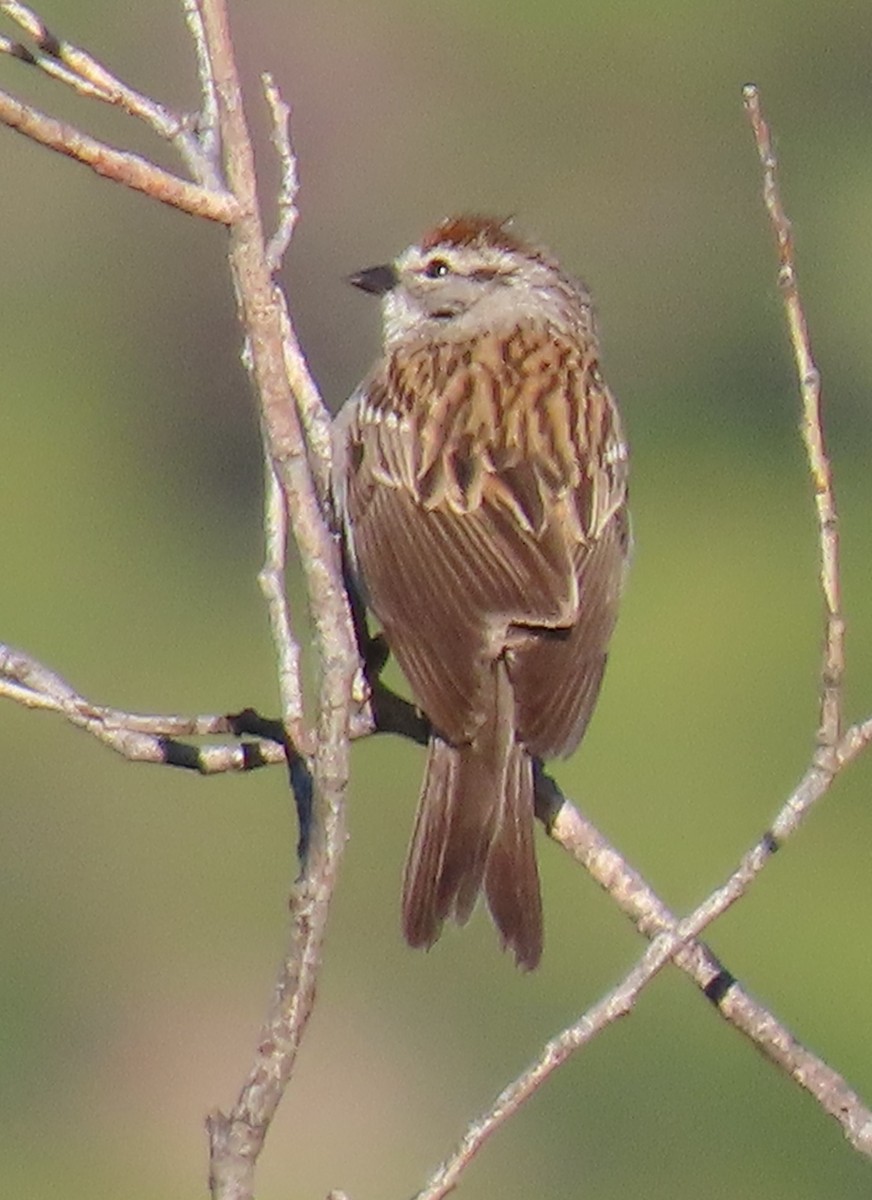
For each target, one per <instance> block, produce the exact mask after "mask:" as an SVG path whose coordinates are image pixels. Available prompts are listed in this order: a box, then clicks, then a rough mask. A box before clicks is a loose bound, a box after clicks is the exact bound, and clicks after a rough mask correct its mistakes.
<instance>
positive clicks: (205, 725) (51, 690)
mask: <svg viewBox="0 0 872 1200" xmlns="http://www.w3.org/2000/svg"><path fill="white" fill-rule="evenodd" d="M0 697H4V698H5V699H8V700H13V701H15V703H17V704H20V705H22V707H24V708H35V709H42V710H43V711H46V712H55V713H58V714H59V715H60V716H62V717H64V718H66V720H67V721H69V722H70V724H71V725H74V726H75V727H76V728H77V729H81V730H83V731H84V732H85V733H88V734H90V735H91V736H92V737H95V738H96V739H97V740H98V741H99V742H101V743H102V744H103V745H104V746H107V747H108V748H109V749H110V750H114V751H115V752H116V753H117V754H121V755H123V757H124V758H127V759H130V760H131V761H132V762H149V763H157V764H161V765H167V764H170V765H175V766H187V767H191V768H193V769H195V770H197V771H199V772H200V774H203V775H213V774H220V773H224V772H227V771H244V770H249V769H251V767H253V766H265V765H267V764H272V763H282V762H284V761H285V750H284V747H283V746H282V745H280V744H276V743H275V742H274V741H272V740H270V739H261V740H258V742H257V743H248V744H243V745H222V746H214V745H213V746H198V747H196V748H193V747H182V746H175V745H174V744H173V742H174V739H176V738H180V737H214V736H216V735H217V736H220V735H222V734H231V735H233V736H236V732H237V731H236V729H235V727H234V725H235V722H234V720H233V718H232V717H229V716H227V715H224V716H214V715H209V716H196V717H183V716H166V715H162V716H146V715H144V714H140V713H129V712H121V711H119V710H118V709H115V708H108V707H106V706H105V705H100V704H92V703H91V702H90V701H89V700H86V699H85V697H84V696H81V695H80V694H79V693H78V692H77V691H76V690H75V689H74V688H72V687H70V685H69V684H68V683H67V682H66V680H64V679H61V677H60V676H59V675H57V674H56V673H55V672H54V671H50V670H49V669H48V667H45V666H43V665H42V664H41V663H38V662H37V661H36V660H35V659H34V658H32V657H31V656H30V655H28V654H25V653H23V652H22V651H20V650H15V649H13V648H12V647H11V646H5V645H3V644H0ZM255 747H256V749H255Z"/></svg>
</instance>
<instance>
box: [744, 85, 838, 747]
mask: <svg viewBox="0 0 872 1200" xmlns="http://www.w3.org/2000/svg"><path fill="white" fill-rule="evenodd" d="M742 95H743V99H744V102H745V110H746V112H747V114H748V119H749V120H750V122H751V128H752V130H753V131H754V139H755V141H756V143H757V152H758V154H759V156H760V163H761V166H762V168H763V199H764V202H765V204H766V211H767V212H768V214H769V220H770V222H771V224H772V229H773V231H774V233H775V240H776V243H777V245H778V260H779V272H778V283H779V287H780V288H781V295H782V297H783V300H784V310H785V313H786V315H787V327H788V330H789V332H790V342H791V346H792V347H793V355H794V358H795V360H796V370H797V374H798V376H799V389H800V394H801V397H802V437H803V441H804V442H805V449H806V454H807V455H808V465H809V470H810V472H811V478H812V483H813V485H814V497H815V505H816V509H817V520H818V536H819V539H820V555H821V562H820V583H821V591H822V592H823V599H824V608H825V612H826V625H825V633H824V661H823V671H822V685H821V701H820V726H819V731H818V744H819V746H820V751H821V754H820V758H821V761H822V762H824V763H825V761H826V757H827V752H828V751H829V750H832V748H833V747H834V746H835V745H836V743H837V742H838V740H839V737H840V734H841V729H842V719H843V718H842V680H843V678H844V673H845V620H844V616H843V614H842V588H841V582H840V577H839V514H838V508H837V506H836V494H835V488H834V485H833V472H832V467H831V466H830V460H829V457H828V455H827V448H826V438H825V436H824V426H823V413H822V410H821V377H820V372H819V370H818V368H817V365H816V364H815V361H814V358H813V356H812V351H811V340H810V338H809V332H808V323H807V321H806V318H805V312H804V311H803V307H802V301H801V299H800V294H799V283H798V279H797V273H796V258H795V252H794V245H793V231H792V228H791V224H790V221H789V219H788V217H787V214H786V213H785V211H784V205H783V204H782V202H781V195H780V192H779V188H778V160H777V159H776V157H775V151H774V149H773V146H772V138H771V136H770V133H769V126H768V124H767V123H766V120H765V118H764V116H763V111H762V106H761V104H760V94H759V92H758V90H757V88H756V87H755V86H754V85H753V84H748V85H747V87H745V88H744V90H743V93H742Z"/></svg>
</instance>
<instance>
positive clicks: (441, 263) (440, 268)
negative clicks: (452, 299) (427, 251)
mask: <svg viewBox="0 0 872 1200" xmlns="http://www.w3.org/2000/svg"><path fill="white" fill-rule="evenodd" d="M450 270H451V268H450V267H449V265H448V263H447V262H446V261H445V259H444V258H431V259H430V261H429V262H428V263H427V265H426V267H425V268H424V274H425V275H426V276H427V278H428V279H442V278H444V277H445V276H446V275H447V274H448V272H449V271H450Z"/></svg>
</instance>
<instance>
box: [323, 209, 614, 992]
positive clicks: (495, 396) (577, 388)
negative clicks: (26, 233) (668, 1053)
mask: <svg viewBox="0 0 872 1200" xmlns="http://www.w3.org/2000/svg"><path fill="white" fill-rule="evenodd" d="M349 282H350V283H352V284H353V285H354V286H356V287H357V288H359V289H361V290H362V291H364V292H367V293H370V294H373V295H375V296H378V297H380V299H381V309H382V324H383V350H382V355H381V357H380V358H379V359H378V361H377V362H376V363H375V366H374V367H373V369H372V370H371V372H370V373H369V375H368V376H366V378H365V379H364V380H363V382H362V383H361V384H360V386H359V387H358V388H357V389H356V390H355V391H354V393H353V394H352V396H351V397H350V399H349V400H348V401H347V402H346V403H345V404H344V405H343V406H342V408H341V409H340V411H339V413H338V415H337V417H336V418H335V420H334V427H333V464H334V465H333V494H334V502H335V508H336V512H337V514H338V517H337V520H338V524H339V526H340V528H341V535H342V538H343V541H344V546H345V552H346V555H347V561H348V564H349V572H350V575H351V577H352V579H353V580H354V581H355V586H356V587H357V588H358V589H359V593H360V595H361V596H362V598H363V602H364V603H365V605H366V607H367V608H368V609H369V610H370V611H371V612H372V614H373V615H374V617H375V619H376V620H377V622H378V623H379V625H380V626H381V629H382V631H383V635H384V639H385V640H386V642H387V645H388V647H389V650H390V653H391V654H392V655H393V656H394V657H395V659H396V661H397V662H398V664H399V666H400V668H401V670H402V671H403V673H404V675H405V677H406V680H407V682H408V684H409V686H410V689H411V692H412V694H413V696H414V699H415V702H416V704H417V705H418V706H419V707H420V709H421V710H422V711H423V713H424V714H425V715H426V717H427V718H428V720H429V724H430V727H431V729H432V734H431V736H430V740H429V745H428V749H427V760H426V767H425V771H424V779H423V785H422V789H421V795H420V799H419V802H418V809H417V815H416V818H415V824H414V831H413V834H412V839H411V844H410V847H409V852H408V858H407V862H406V867H405V874H404V881H403V901H402V910H403V931H404V934H405V938H406V940H407V942H408V943H409V944H410V945H411V946H416V947H430V946H431V945H432V944H433V943H434V942H435V941H436V939H437V938H438V937H439V935H440V933H441V931H442V928H443V924H444V922H445V921H446V919H453V920H455V921H456V922H457V923H458V924H464V923H465V922H466V921H467V919H468V918H469V916H470V914H471V912H472V910H473V908H474V906H475V904H476V900H477V898H478V896H479V894H480V893H482V892H483V893H484V897H485V900H486V903H487V907H488V908H489V910H490V914H491V916H492V919H493V921H494V923H495V925H496V927H497V930H498V932H499V935H500V938H501V941H502V944H503V948H504V949H508V950H510V951H511V952H512V953H513V954H514V956H515V959H516V962H517V964H518V966H519V967H520V968H522V969H523V970H531V969H533V968H535V967H536V966H537V965H538V963H539V961H540V959H541V955H542V946H543V914H542V900H541V892H540V882H539V874H538V869H537V864H536V853H535V846H534V800H535V781H536V775H537V771H538V770H540V769H541V765H542V763H543V762H544V760H546V759H549V758H554V757H565V756H566V755H568V754H570V753H571V752H572V751H573V750H575V748H576V747H577V746H578V744H579V742H580V741H581V738H582V736H583V734H584V732H585V729H586V727H587V724H588V721H589V719H590V717H591V713H592V711H593V708H594V705H595V703H596V700H597V696H598V693H599V691H600V684H601V682H602V677H603V671H604V669H605V665H606V657H607V647H608V643H609V639H610V637H611V634H612V631H613V628H614V625H615V620H616V616H617V611H618V602H619V598H620V594H621V591H622V588H623V583H624V578H625V574H626V568H627V563H628V560H629V556H630V543H631V536H630V525H629V516H628V509H627V473H628V451H627V443H626V441H625V438H624V433H623V430H622V424H621V419H620V415H619V412H618V408H617V405H616V402H615V399H614V397H613V396H612V393H611V392H610V391H609V388H608V387H607V385H606V383H605V381H604V379H603V375H602V371H601V367H600V351H599V334H598V328H597V320H596V317H595V315H594V309H593V305H592V301H591V297H590V294H589V292H588V290H587V288H586V287H585V285H584V284H583V283H581V282H580V281H579V280H577V279H575V278H574V277H573V276H571V275H570V274H568V273H566V272H565V271H564V270H563V268H562V267H561V266H560V264H559V262H558V261H557V259H556V258H555V257H554V256H553V254H552V253H551V252H550V251H549V250H547V249H546V248H545V247H544V246H542V245H539V244H537V243H535V242H532V241H528V240H525V239H524V238H523V237H522V236H521V235H520V234H519V233H518V232H516V230H515V227H514V224H513V222H512V220H511V219H503V218H499V217H491V216H481V215H478V214H461V215H458V216H453V217H448V218H446V219H444V220H442V221H440V222H439V223H438V224H436V225H435V227H434V228H432V229H431V230H430V231H429V232H428V233H427V234H426V235H425V236H424V237H423V238H422V239H421V240H420V241H419V242H417V243H415V244H413V245H411V246H410V247H408V249H406V250H405V251H403V252H402V253H401V254H400V255H399V256H398V257H397V258H396V259H394V260H393V261H391V262H389V263H386V264H382V265H379V266H375V267H369V268H366V269H365V270H362V271H359V272H358V273H356V274H354V275H352V276H351V277H350V279H349Z"/></svg>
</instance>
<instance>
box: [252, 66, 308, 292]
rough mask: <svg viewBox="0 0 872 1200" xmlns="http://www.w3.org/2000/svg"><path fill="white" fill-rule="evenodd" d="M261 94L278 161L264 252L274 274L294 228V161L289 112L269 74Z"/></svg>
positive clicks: (295, 184)
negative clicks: (274, 210)
mask: <svg viewBox="0 0 872 1200" xmlns="http://www.w3.org/2000/svg"><path fill="white" fill-rule="evenodd" d="M260 78H261V83H262V85H263V94H264V95H265V96H266V102H267V104H268V105H269V110H270V115H271V116H272V144H273V147H274V148H275V152H276V156H277V157H278V160H279V167H280V175H279V194H278V205H277V207H278V222H277V225H276V231H275V233H274V234H273V235H272V237H271V238H270V240H269V244H268V245H267V248H266V261H267V263H268V264H269V268H270V271H271V272H272V274H275V273H276V271H277V270H278V269H279V267H280V266H281V265H282V259H283V258H284V255H285V251H286V250H287V248H288V246H289V245H290V244H291V238H292V237H293V236H294V227H295V226H296V224H297V216H298V213H297V190H298V188H299V183H298V180H297V160H296V158H295V157H294V151H293V149H292V147H291V130H290V124H289V122H290V118H291V109H290V106H289V105H288V104H286V103H285V101H284V100H283V99H282V95H281V92H280V91H279V89H278V87H277V86H276V83H275V80H274V79H273V77H272V75H270V74H269V73H264V74H263V75H261V77H260Z"/></svg>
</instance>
